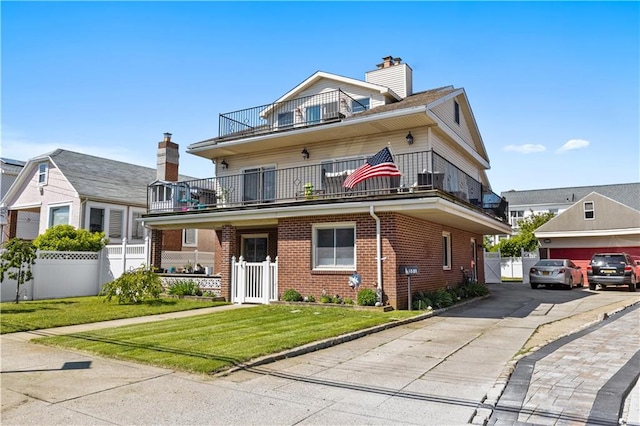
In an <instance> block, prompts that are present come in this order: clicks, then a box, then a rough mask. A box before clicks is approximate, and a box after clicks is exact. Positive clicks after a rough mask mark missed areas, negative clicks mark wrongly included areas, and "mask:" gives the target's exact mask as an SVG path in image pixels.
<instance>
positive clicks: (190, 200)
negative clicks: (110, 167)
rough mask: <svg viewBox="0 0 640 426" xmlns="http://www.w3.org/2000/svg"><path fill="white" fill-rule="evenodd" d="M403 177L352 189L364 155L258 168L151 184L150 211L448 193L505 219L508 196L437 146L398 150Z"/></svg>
mask: <svg viewBox="0 0 640 426" xmlns="http://www.w3.org/2000/svg"><path fill="white" fill-rule="evenodd" d="M394 162H395V164H396V166H397V167H398V169H399V170H400V171H401V172H402V176H399V177H375V178H371V179H368V180H365V181H363V182H361V183H359V184H357V185H356V186H354V187H353V188H352V189H348V188H345V187H344V186H343V183H344V181H345V179H346V178H347V176H349V175H350V174H351V173H352V172H353V171H354V170H355V169H357V168H358V167H359V166H360V165H362V160H349V161H334V162H323V163H321V164H315V165H310V166H303V167H293V168H288V169H275V168H256V169H248V170H245V171H244V173H242V174H238V175H227V176H220V177H213V178H207V179H198V180H191V181H181V182H162V181H160V182H154V183H153V184H151V185H149V187H148V197H147V211H148V214H156V213H176V212H193V211H200V210H208V211H211V210H212V209H229V208H268V207H270V206H273V205H281V204H283V203H333V202H341V201H357V200H361V199H362V200H364V199H380V198H382V197H396V198H399V199H402V198H412V197H423V196H425V194H427V193H430V194H432V195H433V196H444V197H447V198H449V199H452V200H454V201H458V202H462V203H466V204H468V205H469V206H470V207H472V208H476V209H479V210H482V211H484V212H485V213H487V214H490V215H492V216H494V217H496V218H498V219H500V220H502V221H506V212H507V202H506V201H505V200H504V199H503V198H501V197H500V196H499V195H497V194H495V193H493V192H491V191H490V190H489V189H487V188H486V187H484V186H483V185H482V184H481V183H480V182H478V181H477V180H475V179H473V178H472V177H471V176H469V175H467V174H466V173H464V172H463V171H462V170H460V169H459V168H458V167H456V166H454V165H453V164H452V163H450V162H449V161H447V160H445V159H444V158H443V157H441V156H440V155H438V154H436V153H435V152H433V151H423V152H415V153H410V154H398V155H396V156H394Z"/></svg>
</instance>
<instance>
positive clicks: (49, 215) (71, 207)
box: [47, 203, 73, 229]
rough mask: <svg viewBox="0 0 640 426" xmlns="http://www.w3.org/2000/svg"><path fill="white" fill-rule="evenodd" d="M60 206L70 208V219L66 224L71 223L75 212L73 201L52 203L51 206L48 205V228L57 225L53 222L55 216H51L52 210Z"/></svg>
mask: <svg viewBox="0 0 640 426" xmlns="http://www.w3.org/2000/svg"><path fill="white" fill-rule="evenodd" d="M60 207H67V208H68V209H69V220H68V221H67V223H66V224H64V225H71V217H72V213H73V206H72V203H60V204H50V205H49V206H47V229H48V228H51V227H53V226H55V225H54V224H53V217H52V216H51V214H52V210H53V209H57V208H60Z"/></svg>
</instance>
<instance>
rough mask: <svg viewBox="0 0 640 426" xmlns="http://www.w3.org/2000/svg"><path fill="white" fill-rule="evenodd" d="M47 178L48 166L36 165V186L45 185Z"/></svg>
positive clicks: (45, 164)
mask: <svg viewBox="0 0 640 426" xmlns="http://www.w3.org/2000/svg"><path fill="white" fill-rule="evenodd" d="M48 178H49V166H48V164H47V163H42V164H39V165H38V185H46V184H47V180H48Z"/></svg>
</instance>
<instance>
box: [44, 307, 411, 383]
mask: <svg viewBox="0 0 640 426" xmlns="http://www.w3.org/2000/svg"><path fill="white" fill-rule="evenodd" d="M420 313H421V312H418V311H391V312H382V311H374V310H354V309H344V308H331V307H304V306H300V307H298V306H295V307H293V306H279V305H271V306H266V305H262V306H256V307H254V308H250V309H236V310H229V311H223V312H217V313H212V314H206V315H198V316H195V317H190V318H181V319H174V320H166V321H159V322H154V323H147V324H139V325H131V326H125V327H118V328H110V329H103V330H96V331H92V332H84V333H74V334H69V335H65V336H56V337H47V338H41V339H37V342H39V343H43V344H47V345H54V346H63V347H68V348H73V349H78V350H81V351H88V352H92V353H97V354H99V355H101V356H106V357H112V358H117V359H122V360H127V361H134V362H139V363H144V364H151V365H156V366H161V367H166V368H172V369H177V370H182V371H188V372H194V373H213V372H216V371H221V370H224V369H227V368H229V367H231V366H233V365H236V364H238V363H241V362H244V361H247V360H250V359H253V358H257V357H260V356H262V355H267V354H271V353H277V352H280V351H283V350H286V349H290V348H294V347H297V346H300V345H304V344H306V343H310V342H313V341H317V340H322V339H326V338H329V337H334V336H338V335H341V334H344V333H348V332H352V331H356V330H361V329H364V328H368V327H372V326H375V325H379V324H383V323H388V322H392V321H397V320H398V319H402V318H407V317H412V316H415V315H418V314H420Z"/></svg>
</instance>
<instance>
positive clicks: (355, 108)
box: [351, 98, 371, 113]
mask: <svg viewBox="0 0 640 426" xmlns="http://www.w3.org/2000/svg"><path fill="white" fill-rule="evenodd" d="M370 102H371V101H370V98H361V99H353V100H352V101H351V112H353V113H356V112H361V111H366V110H368V109H369V103H370Z"/></svg>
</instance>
